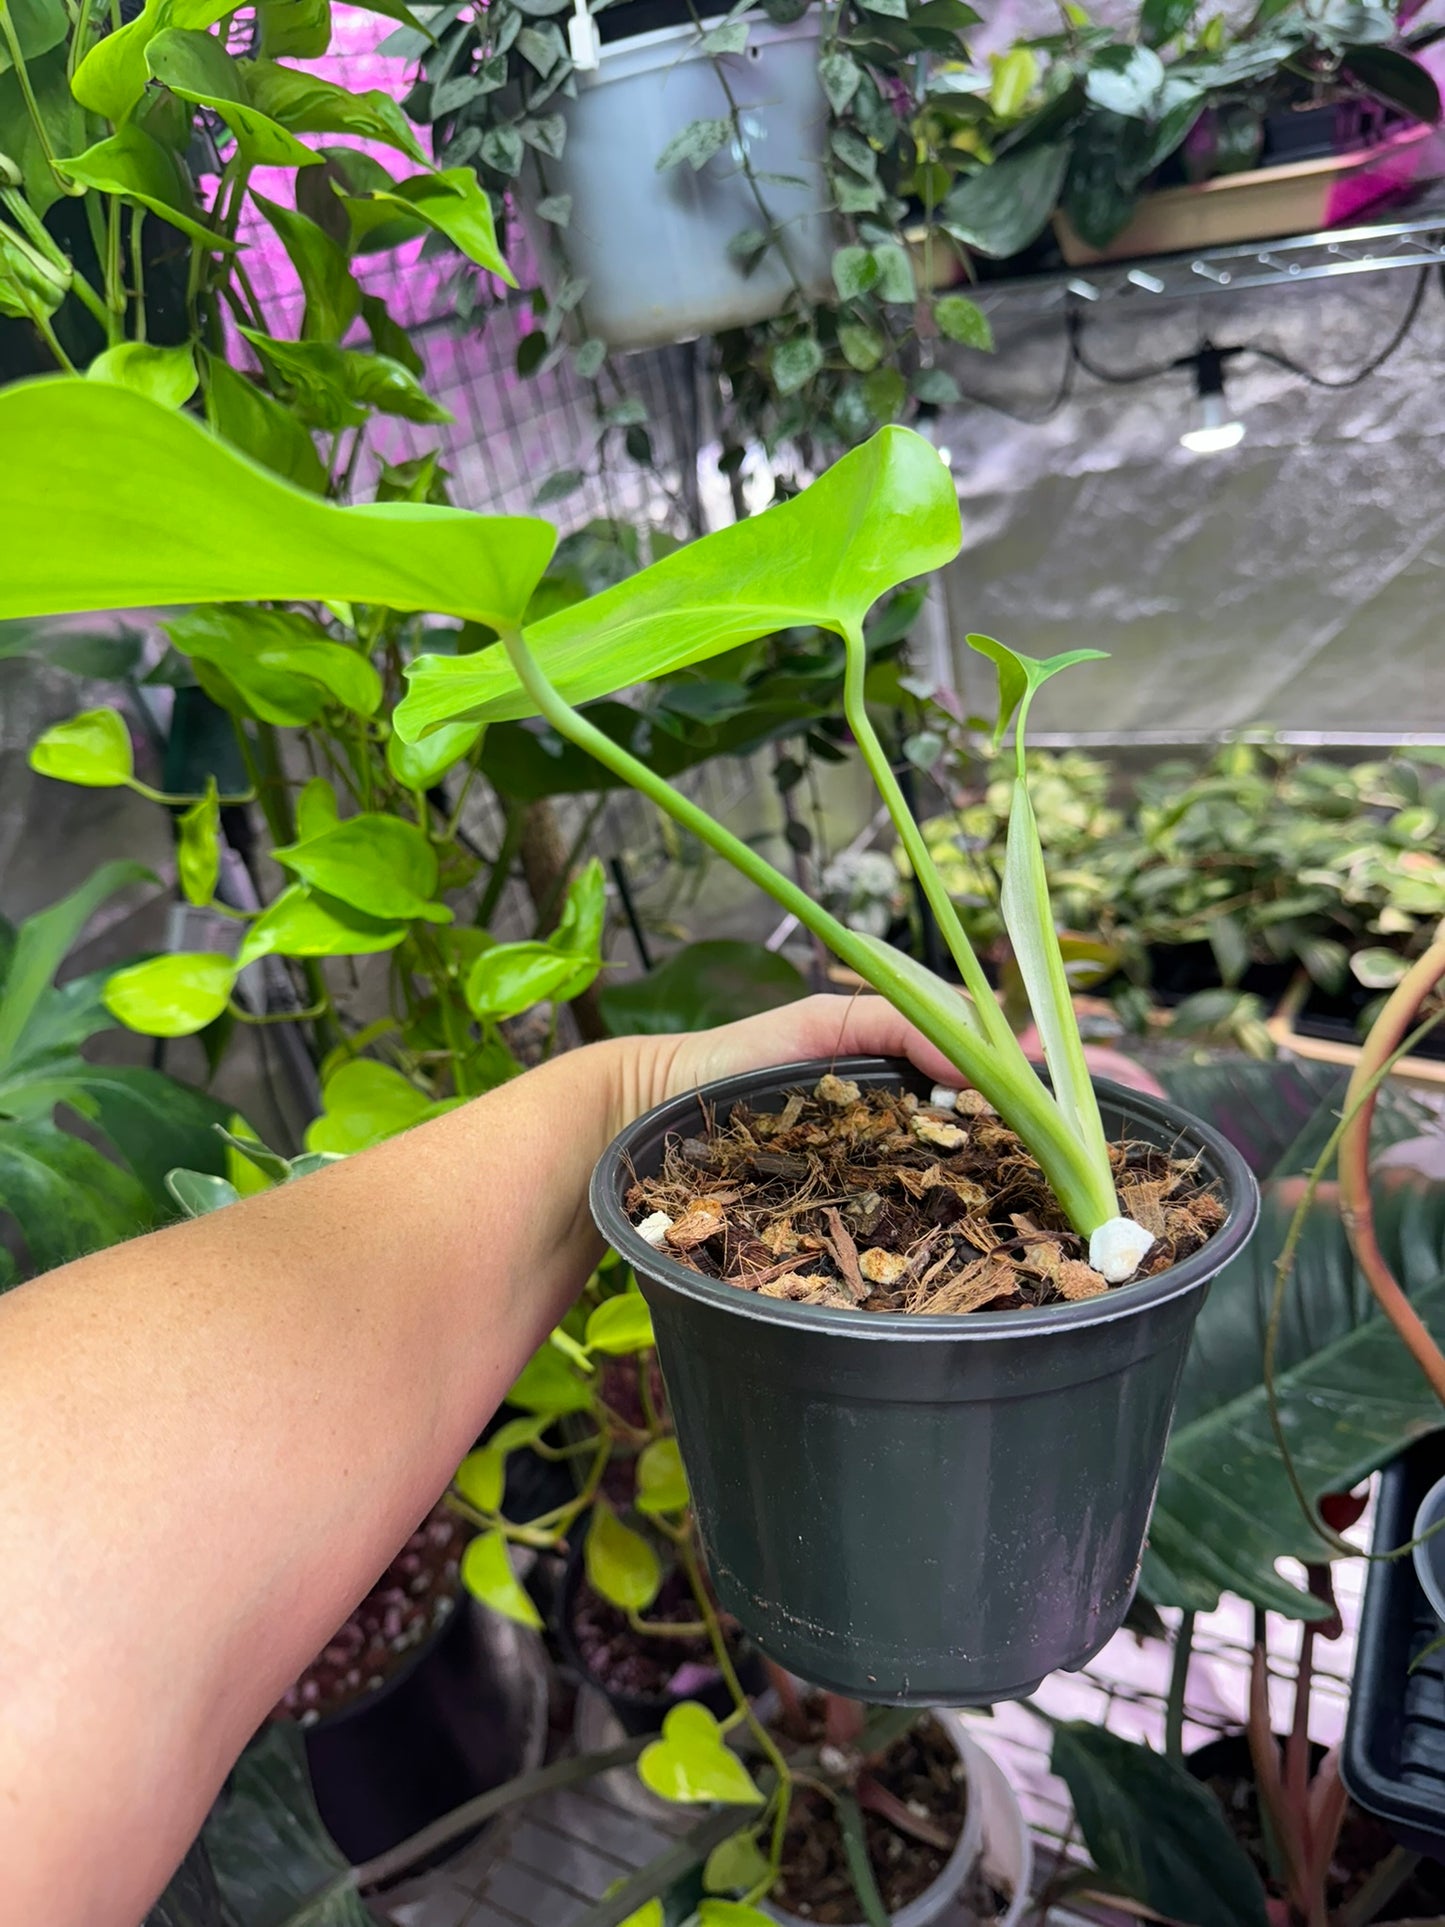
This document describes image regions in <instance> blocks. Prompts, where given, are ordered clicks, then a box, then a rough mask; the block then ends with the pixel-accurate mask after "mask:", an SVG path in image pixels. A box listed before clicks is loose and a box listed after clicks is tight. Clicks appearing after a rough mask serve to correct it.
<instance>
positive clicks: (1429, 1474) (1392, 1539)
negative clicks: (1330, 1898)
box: [1340, 1432, 1445, 1860]
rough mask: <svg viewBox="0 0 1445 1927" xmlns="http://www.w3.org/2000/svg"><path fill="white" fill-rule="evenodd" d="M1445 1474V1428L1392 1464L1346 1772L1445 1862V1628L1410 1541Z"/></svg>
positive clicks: (1368, 1593) (1380, 1809)
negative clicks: (1444, 1645) (1404, 1553)
mask: <svg viewBox="0 0 1445 1927" xmlns="http://www.w3.org/2000/svg"><path fill="white" fill-rule="evenodd" d="M1440 1478H1445V1432H1432V1433H1431V1434H1430V1435H1429V1436H1428V1437H1427V1438H1423V1439H1420V1440H1418V1441H1417V1442H1416V1443H1415V1444H1414V1445H1412V1446H1411V1447H1410V1448H1409V1450H1408V1451H1406V1452H1404V1453H1402V1454H1401V1456H1400V1457H1399V1458H1398V1459H1396V1460H1395V1461H1394V1463H1393V1464H1392V1465H1390V1466H1387V1467H1386V1469H1385V1472H1384V1475H1383V1476H1382V1478H1381V1480H1380V1494H1379V1499H1378V1502H1377V1505H1376V1509H1375V1526H1374V1538H1373V1542H1372V1545H1371V1551H1372V1552H1373V1553H1374V1560H1373V1562H1372V1564H1371V1566H1370V1571H1369V1578H1368V1579H1367V1580H1366V1582H1365V1603H1364V1607H1363V1609H1362V1611H1361V1614H1360V1637H1359V1641H1358V1643H1357V1645H1356V1648H1355V1674H1354V1679H1353V1682H1352V1683H1351V1687H1350V1714H1349V1720H1348V1722H1347V1724H1346V1726H1345V1741H1344V1750H1343V1752H1342V1754H1341V1756H1340V1771H1341V1774H1342V1775H1343V1778H1344V1782H1345V1785H1346V1786H1347V1787H1348V1788H1349V1790H1350V1796H1351V1798H1352V1799H1353V1800H1355V1801H1356V1803H1357V1804H1358V1805H1360V1806H1362V1807H1363V1808H1364V1809H1365V1811H1366V1812H1367V1813H1373V1814H1374V1815H1375V1816H1376V1818H1377V1819H1379V1820H1382V1821H1384V1823H1385V1825H1386V1826H1387V1827H1388V1828H1389V1829H1390V1832H1391V1834H1392V1835H1393V1836H1394V1838H1395V1839H1396V1840H1398V1841H1399V1842H1400V1843H1401V1845H1403V1846H1406V1847H1411V1848H1413V1849H1414V1850H1415V1852H1417V1853H1428V1854H1430V1855H1431V1856H1432V1857H1433V1858H1435V1859H1437V1860H1445V1651H1436V1650H1434V1649H1435V1648H1436V1646H1437V1644H1438V1642H1439V1640H1440V1639H1441V1637H1442V1636H1445V1626H1442V1625H1441V1623H1440V1620H1439V1618H1438V1617H1437V1615H1436V1613H1435V1612H1434V1610H1433V1609H1432V1607H1431V1605H1430V1602H1429V1600H1428V1599H1427V1598H1426V1597H1425V1594H1424V1591H1423V1589H1422V1588H1421V1585H1420V1581H1419V1579H1418V1578H1417V1577H1416V1575H1415V1568H1414V1566H1413V1565H1412V1563H1411V1561H1410V1559H1409V1558H1408V1557H1406V1558H1403V1559H1402V1558H1396V1557H1392V1556H1387V1555H1392V1554H1394V1553H1395V1552H1396V1550H1397V1548H1398V1547H1400V1546H1404V1545H1408V1544H1409V1542H1410V1539H1411V1536H1412V1534H1413V1532H1414V1525H1415V1514H1416V1512H1417V1510H1418V1509H1419V1505H1420V1501H1421V1500H1422V1499H1423V1498H1424V1496H1425V1494H1426V1493H1427V1492H1428V1491H1429V1490H1430V1488H1431V1486H1432V1485H1434V1484H1435V1482H1436V1480H1437V1479H1440Z"/></svg>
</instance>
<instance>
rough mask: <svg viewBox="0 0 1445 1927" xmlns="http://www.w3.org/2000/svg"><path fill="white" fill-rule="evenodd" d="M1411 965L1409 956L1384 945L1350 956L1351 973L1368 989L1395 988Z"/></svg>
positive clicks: (1358, 951)
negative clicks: (1387, 948) (1388, 948)
mask: <svg viewBox="0 0 1445 1927" xmlns="http://www.w3.org/2000/svg"><path fill="white" fill-rule="evenodd" d="M1409 967H1410V964H1409V959H1408V958H1406V957H1402V956H1401V955H1400V953H1399V951H1398V950H1386V949H1385V948H1384V946H1383V945H1379V946H1376V947H1374V948H1372V949H1368V950H1357V951H1356V952H1355V954H1354V955H1353V956H1352V957H1351V958H1350V974H1351V975H1352V976H1353V977H1354V978H1355V979H1356V981H1357V982H1359V983H1362V984H1363V985H1364V986H1365V988H1366V990H1393V989H1394V988H1395V985H1396V984H1397V983H1399V981H1400V979H1401V978H1402V977H1403V976H1404V974H1405V972H1406V971H1407V970H1408V969H1409Z"/></svg>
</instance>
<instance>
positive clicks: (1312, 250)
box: [970, 182, 1445, 315]
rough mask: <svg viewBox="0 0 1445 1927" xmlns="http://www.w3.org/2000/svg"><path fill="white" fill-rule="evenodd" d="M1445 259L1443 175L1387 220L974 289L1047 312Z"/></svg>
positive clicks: (995, 305)
mask: <svg viewBox="0 0 1445 1927" xmlns="http://www.w3.org/2000/svg"><path fill="white" fill-rule="evenodd" d="M1434 266H1445V182H1432V183H1431V184H1430V186H1429V187H1428V188H1426V189H1424V190H1422V191H1421V193H1420V194H1419V195H1417V196H1416V197H1415V198H1413V199H1412V200H1411V201H1409V202H1406V203H1403V204H1402V205H1400V206H1399V207H1397V208H1396V209H1395V211H1394V213H1393V216H1392V218H1391V219H1389V220H1380V221H1373V222H1370V223H1369V224H1368V225H1362V226H1358V227H1340V228H1327V229H1325V230H1324V231H1323V232H1322V233H1318V234H1295V235H1290V236H1288V237H1286V238H1285V239H1283V240H1274V241H1242V242H1238V243H1236V244H1234V245H1233V246H1230V247H1220V248H1203V249H1200V250H1199V251H1198V252H1197V253H1188V252H1186V253H1182V254H1157V255H1149V256H1146V257H1144V258H1142V259H1139V260H1132V261H1104V262H1100V263H1098V264H1097V265H1096V266H1094V267H1088V268H1063V269H1060V270H1058V271H1056V272H1050V273H1047V274H1024V275H1014V276H1008V277H1006V278H1004V279H1001V280H998V281H981V282H979V283H977V285H976V286H975V287H974V288H973V289H971V290H970V293H971V295H972V298H973V299H974V300H975V301H977V303H978V305H979V306H980V307H981V308H982V309H983V310H984V312H985V313H986V314H993V313H997V312H999V311H1001V310H1003V309H1005V308H1007V309H1008V310H1009V311H1010V313H1011V314H1014V315H1017V314H1018V313H1020V312H1022V313H1029V314H1037V315H1048V314H1052V313H1055V312H1060V311H1063V310H1065V309H1067V308H1068V307H1069V305H1070V304H1071V303H1072V302H1080V301H1082V302H1085V303H1087V304H1088V305H1089V306H1090V307H1102V306H1104V305H1106V304H1108V303H1113V302H1119V301H1129V302H1132V303H1138V302H1140V301H1145V302H1152V301H1178V300H1183V299H1193V298H1196V297H1198V296H1199V295H1204V294H1238V293H1240V292H1241V291H1243V290H1245V289H1254V288H1274V287H1282V286H1286V285H1288V284H1289V283H1290V282H1296V281H1328V280H1335V279H1338V278H1339V277H1341V276H1343V275H1349V274H1379V273H1382V272H1384V271H1386V270H1388V269H1391V268H1427V267H1434Z"/></svg>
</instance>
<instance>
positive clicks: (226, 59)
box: [146, 0, 329, 201]
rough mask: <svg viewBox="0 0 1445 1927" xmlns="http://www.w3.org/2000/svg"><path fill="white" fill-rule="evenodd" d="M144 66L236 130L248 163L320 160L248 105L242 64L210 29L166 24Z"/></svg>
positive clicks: (277, 164) (303, 164)
mask: <svg viewBox="0 0 1445 1927" xmlns="http://www.w3.org/2000/svg"><path fill="white" fill-rule="evenodd" d="M323 3H324V0H323ZM328 37H329V36H328ZM268 51H269V49H268ZM146 65H147V67H148V68H149V70H150V72H151V73H152V74H153V75H154V76H155V78H156V79H157V80H158V81H159V82H160V83H161V85H162V86H163V87H166V88H168V89H169V90H170V92H171V93H173V94H174V95H176V97H177V98H178V99H180V100H184V101H189V102H191V103H192V104H193V105H195V106H199V107H208V108H209V109H210V110H211V112H212V113H214V114H216V115H218V116H219V117H220V118H221V119H222V120H223V121H224V122H225V123H226V125H227V126H228V127H229V128H230V130H231V132H232V133H233V134H234V135H235V137H236V146H237V149H238V151H239V153H240V155H241V158H242V159H243V160H244V161H245V162H246V163H247V164H248V165H249V166H252V167H314V166H315V165H316V164H317V162H318V160H319V159H320V156H319V155H317V154H314V153H313V152H312V151H311V149H310V148H309V147H304V146H303V145H302V143H301V142H300V141H299V140H297V138H296V136H295V135H294V134H292V133H288V132H287V130H286V129H285V128H284V127H280V126H278V125H277V124H276V122H275V121H274V120H270V119H268V117H267V116H266V115H265V114H262V113H258V112H257V110H256V109H255V108H254V107H253V106H251V104H250V102H249V101H248V100H247V97H246V84H245V80H244V78H243V74H242V69H241V67H240V65H239V64H238V63H237V62H236V61H234V60H233V59H232V58H231V56H230V54H228V53H227V52H226V49H225V47H224V46H223V45H222V44H221V41H220V40H219V39H218V38H217V37H216V36H215V35H214V34H209V33H197V32H195V31H190V30H186V29H183V28H177V27H170V28H167V29H166V30H165V31H164V32H162V33H158V34H157V35H156V37H155V39H154V40H152V41H151V43H150V45H149V46H148V47H147V48H146ZM255 198H256V199H257V200H258V201H259V200H260V198H261V197H260V195H259V194H258V195H256V196H255Z"/></svg>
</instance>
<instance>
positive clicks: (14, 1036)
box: [0, 863, 230, 1271]
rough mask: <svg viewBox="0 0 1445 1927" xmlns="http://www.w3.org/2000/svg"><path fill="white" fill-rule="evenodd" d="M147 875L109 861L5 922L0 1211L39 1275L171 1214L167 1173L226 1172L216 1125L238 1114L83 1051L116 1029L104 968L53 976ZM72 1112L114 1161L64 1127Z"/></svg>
mask: <svg viewBox="0 0 1445 1927" xmlns="http://www.w3.org/2000/svg"><path fill="white" fill-rule="evenodd" d="M147 880H149V873H148V872H147V871H146V870H144V869H143V868H142V867H141V866H140V865H139V864H136V863H108V864H106V865H105V866H104V867H103V868H102V869H100V870H97V871H96V873H95V875H94V876H93V877H91V879H90V880H89V882H88V883H85V884H82V885H81V887H80V888H79V889H78V890H75V891H73V892H72V893H71V894H70V895H69V896H68V897H65V898H63V899H62V900H61V901H60V902H59V903H56V904H53V905H52V906H51V907H50V909H48V910H44V911H42V912H41V913H40V914H39V915H38V916H34V917H31V918H29V919H28V921H27V922H25V923H23V924H21V925H20V927H19V928H18V929H12V928H11V927H10V926H9V925H8V924H4V923H0V1220H4V1219H8V1220H10V1221H11V1222H12V1223H13V1224H14V1225H15V1226H16V1227H17V1228H18V1230H19V1233H20V1236H21V1238H22V1239H23V1240H24V1246H25V1252H26V1255H27V1258H28V1266H29V1269H31V1270H33V1271H45V1270H49V1269H50V1268H51V1267H52V1266H54V1265H58V1264H64V1263H65V1262H66V1260H67V1259H70V1258H75V1257H79V1256H80V1255H81V1254H82V1253H84V1252H86V1251H91V1250H94V1249H96V1248H97V1247H99V1246H101V1245H106V1244H114V1243H116V1242H117V1241H118V1240H119V1239H122V1238H128V1237H132V1236H134V1234H135V1233H136V1232H137V1231H143V1230H145V1229H147V1228H148V1227H149V1226H151V1225H153V1224H158V1223H161V1222H163V1221H164V1220H166V1219H167V1218H170V1217H173V1216H174V1215H175V1203H174V1201H173V1199H172V1197H171V1195H170V1193H169V1192H168V1191H167V1189H166V1183H165V1178H166V1173H167V1171H169V1170H171V1169H172V1168H173V1167H174V1166H176V1165H189V1166H191V1167H193V1168H196V1169H198V1170H200V1171H202V1172H206V1173H211V1174H215V1175H219V1174H220V1172H221V1171H223V1170H224V1165H225V1145H224V1144H223V1142H222V1140H221V1139H220V1137H219V1136H218V1135H217V1134H216V1132H215V1131H214V1130H213V1129H212V1126H213V1125H215V1124H218V1123H221V1122H223V1121H224V1120H225V1119H226V1118H227V1117H228V1116H229V1115H230V1113H229V1111H228V1109H227V1108H226V1107H225V1106H224V1105H221V1104H217V1103H216V1102H215V1101H214V1100H213V1099H211V1098H209V1097H206V1096H204V1095H203V1094H202V1093H201V1092H200V1091H195V1090H192V1089H191V1088H190V1087H189V1086H188V1085H185V1084H180V1083H177V1082H176V1080H175V1079H173V1078H170V1077H166V1076H164V1075H163V1074H162V1073H161V1072H160V1071H155V1070H150V1069H148V1068H145V1067H142V1066H130V1065H116V1064H92V1063H89V1062H87V1061H86V1059H85V1058H84V1057H83V1056H82V1055H81V1047H82V1045H84V1044H85V1042H86V1041H87V1040H88V1039H89V1038H91V1037H93V1036H94V1035H95V1034H96V1033H97V1032H98V1031H103V1030H107V1029H110V1028H111V1027H112V1018H111V1017H110V1015H109V1014H108V1013H107V1011H106V1008H105V1005H104V1003H103V1002H102V989H103V987H104V985H105V983H106V980H107V973H106V972H104V971H100V972H96V973H94V974H92V975H89V976H82V977H75V978H72V979H71V980H70V981H69V982H68V983H66V984H63V985H61V986H60V987H58V988H57V986H56V983H55V977H56V973H57V972H58V970H59V969H60V966H61V964H62V963H63V962H64V959H65V956H66V954H67V952H68V951H69V950H70V949H71V948H72V947H73V945H74V943H75V941H76V939H77V938H78V937H79V936H80V934H81V932H82V931H83V930H84V928H85V926H86V924H87V923H88V922H89V921H90V918H91V917H92V916H93V915H94V913H95V911H96V910H97V909H99V907H100V906H101V904H103V903H105V902H106V901H108V900H109V899H110V898H111V897H113V896H115V895H116V894H117V893H118V892H119V891H121V890H123V889H125V888H127V887H128V886H130V885H132V884H135V883H138V882H144V881H147ZM67 1114H69V1115H71V1116H74V1117H78V1118H81V1119H83V1120H84V1121H85V1122H86V1124H87V1125H88V1126H89V1127H90V1132H91V1135H93V1134H94V1133H95V1132H99V1133H100V1135H101V1137H102V1138H103V1140H104V1142H105V1143H106V1144H107V1145H108V1146H109V1147H110V1149H111V1151H112V1152H113V1153H115V1157H108V1156H106V1154H105V1153H104V1152H103V1151H102V1150H100V1149H97V1147H96V1145H95V1144H94V1143H93V1142H92V1141H90V1137H86V1138H81V1137H78V1136H76V1135H75V1134H74V1133H73V1132H72V1131H70V1130H68V1129H65V1128H64V1127H63V1125H62V1123H61V1122H60V1121H59V1119H60V1118H61V1117H63V1116H65V1115H67ZM117 1160H119V1161H117Z"/></svg>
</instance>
